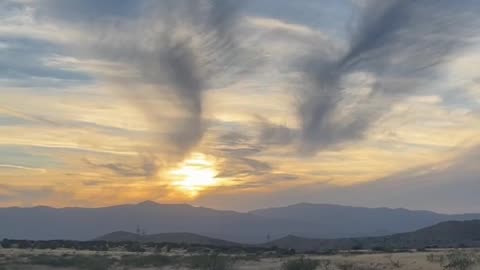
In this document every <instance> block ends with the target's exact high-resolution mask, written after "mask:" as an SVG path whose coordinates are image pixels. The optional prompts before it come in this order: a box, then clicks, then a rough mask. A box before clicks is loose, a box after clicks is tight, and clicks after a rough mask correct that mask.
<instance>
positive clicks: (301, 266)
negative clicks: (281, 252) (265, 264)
mask: <svg viewBox="0 0 480 270" xmlns="http://www.w3.org/2000/svg"><path fill="white" fill-rule="evenodd" d="M318 265H319V262H318V261H317V260H312V259H307V258H305V257H300V258H298V259H293V260H289V261H287V262H285V263H283V265H282V270H314V269H315V268H317V266H318Z"/></svg>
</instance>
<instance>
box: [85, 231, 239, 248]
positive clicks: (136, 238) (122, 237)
mask: <svg viewBox="0 0 480 270" xmlns="http://www.w3.org/2000/svg"><path fill="white" fill-rule="evenodd" d="M94 240H95V241H107V242H142V243H179V244H195V245H206V246H219V247H231V246H240V245H241V244H238V243H234V242H229V241H224V240H220V239H215V238H211V237H206V236H203V235H198V234H194V233H159V234H149V235H140V234H136V233H131V232H124V231H118V232H113V233H109V234H106V235H103V236H100V237H97V238H95V239H94Z"/></svg>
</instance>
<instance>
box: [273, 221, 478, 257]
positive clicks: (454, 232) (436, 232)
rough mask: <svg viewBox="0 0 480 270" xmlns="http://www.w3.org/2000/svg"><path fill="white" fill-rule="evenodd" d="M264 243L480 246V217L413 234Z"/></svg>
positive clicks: (308, 247) (310, 247)
mask: <svg viewBox="0 0 480 270" xmlns="http://www.w3.org/2000/svg"><path fill="white" fill-rule="evenodd" d="M264 246H277V247H280V248H293V249H296V250H298V251H321V250H328V249H353V248H362V249H363V248H365V249H376V248H378V249H413V248H424V247H433V246H434V247H440V248H448V247H459V246H462V247H463V246H465V247H479V246H480V220H471V221H448V222H442V223H439V224H437V225H434V226H430V227H427V228H423V229H420V230H417V231H413V232H409V233H399V234H393V235H388V236H382V237H360V238H341V239H309V238H303V237H298V236H292V235H290V236H287V237H284V238H281V239H278V240H274V241H271V242H269V243H266V244H265V245H264Z"/></svg>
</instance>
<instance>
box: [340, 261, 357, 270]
mask: <svg viewBox="0 0 480 270" xmlns="http://www.w3.org/2000/svg"><path fill="white" fill-rule="evenodd" d="M336 266H337V268H338V269H340V270H352V269H353V266H354V265H353V263H351V262H338V263H336Z"/></svg>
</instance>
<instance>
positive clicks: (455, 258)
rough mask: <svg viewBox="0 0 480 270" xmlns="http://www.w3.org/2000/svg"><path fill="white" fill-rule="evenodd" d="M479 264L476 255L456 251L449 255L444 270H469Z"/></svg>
mask: <svg viewBox="0 0 480 270" xmlns="http://www.w3.org/2000/svg"><path fill="white" fill-rule="evenodd" d="M477 263H478V258H477V256H476V255H475V254H474V253H470V252H465V251H461V250H455V251H452V252H450V253H448V254H447V256H446V264H443V265H442V266H443V268H444V269H446V270H468V269H470V268H472V267H473V266H474V265H475V264H477Z"/></svg>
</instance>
